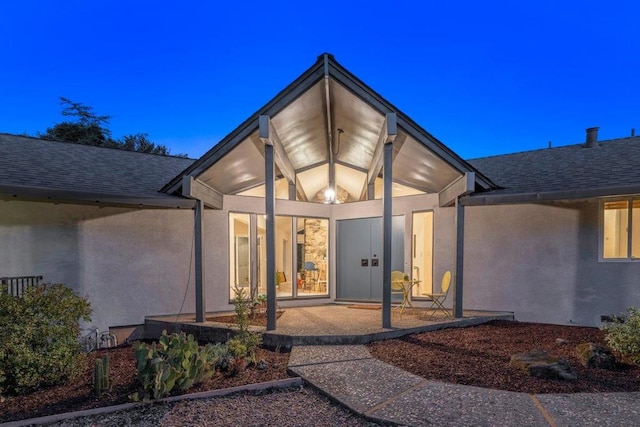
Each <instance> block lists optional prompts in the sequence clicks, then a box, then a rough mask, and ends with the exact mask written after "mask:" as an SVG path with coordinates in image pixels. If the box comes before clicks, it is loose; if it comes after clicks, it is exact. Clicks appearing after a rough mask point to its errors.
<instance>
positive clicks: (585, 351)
mask: <svg viewBox="0 0 640 427" xmlns="http://www.w3.org/2000/svg"><path fill="white" fill-rule="evenodd" d="M576 356H577V357H578V360H579V361H580V363H582V366H584V367H585V368H588V367H591V368H602V369H613V368H615V366H616V358H615V357H614V356H613V354H611V351H609V349H606V348H604V347H602V346H599V345H598V344H594V343H592V342H585V343H582V344H578V345H577V346H576Z"/></svg>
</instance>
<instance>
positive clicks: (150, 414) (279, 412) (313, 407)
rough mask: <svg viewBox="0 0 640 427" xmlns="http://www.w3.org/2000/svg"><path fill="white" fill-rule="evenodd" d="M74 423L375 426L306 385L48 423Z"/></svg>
mask: <svg viewBox="0 0 640 427" xmlns="http://www.w3.org/2000/svg"><path fill="white" fill-rule="evenodd" d="M49 425H50V426H56V427H76V426H166V427H174V426H278V427H280V426H281V427H288V426H318V425H326V426H345V427H349V426H354V427H355V426H376V425H377V424H375V423H371V422H368V421H366V420H364V419H362V418H360V417H357V416H355V415H353V414H352V413H351V412H349V411H348V410H346V409H344V408H342V407H341V406H339V405H337V404H335V403H333V402H331V401H330V400H329V399H327V398H326V397H324V396H322V395H320V394H319V393H317V392H316V391H314V390H312V389H310V388H308V387H297V388H291V389H285V390H273V391H266V392H263V393H260V394H248V393H241V394H236V395H231V396H225V397H219V398H210V399H199V400H186V401H181V402H176V403H166V404H153V405H148V406H147V405H144V406H141V407H139V408H136V409H132V410H128V411H121V412H115V413H112V414H104V415H96V416H92V417H82V418H76V419H73V420H68V421H62V422H58V423H53V424H49Z"/></svg>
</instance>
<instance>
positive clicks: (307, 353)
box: [289, 345, 640, 427]
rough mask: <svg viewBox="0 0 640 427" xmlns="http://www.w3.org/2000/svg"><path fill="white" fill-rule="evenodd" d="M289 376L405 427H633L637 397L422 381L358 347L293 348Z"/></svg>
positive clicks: (639, 408) (639, 405) (639, 404)
mask: <svg viewBox="0 0 640 427" xmlns="http://www.w3.org/2000/svg"><path fill="white" fill-rule="evenodd" d="M289 370H290V371H291V372H292V373H293V374H296V375H299V376H301V377H302V378H303V379H304V380H305V381H307V382H308V383H310V384H311V385H313V386H314V387H316V388H318V389H319V390H320V391H322V392H323V393H325V394H326V395H328V396H330V397H331V398H332V399H334V400H336V401H338V402H340V403H342V404H343V405H345V406H346V407H348V408H349V409H351V410H352V411H354V412H355V413H358V414H360V415H362V416H364V417H366V418H368V419H370V420H373V421H377V422H382V423H391V424H399V425H410V426H426V425H435V426H514V425H517V426H519V427H524V426H637V425H639V423H640V393H578V394H539V395H530V394H525V393H514V392H509V391H500V390H491V389H485V388H480V387H472V386H461V385H456V384H448V383H442V382H437V381H429V380H425V379H423V378H421V377H418V376H416V375H413V374H410V373H409V372H406V371H403V370H402V369H400V368H397V367H395V366H392V365H389V364H387V363H384V362H382V361H380V360H378V359H374V358H373V357H372V356H371V355H370V354H369V351H368V350H367V348H366V347H365V346H363V345H341V346H340V345H336V346H326V345H325V346H295V347H293V349H292V351H291V356H290V359H289Z"/></svg>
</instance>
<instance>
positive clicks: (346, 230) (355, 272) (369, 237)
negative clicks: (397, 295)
mask: <svg viewBox="0 0 640 427" xmlns="http://www.w3.org/2000/svg"><path fill="white" fill-rule="evenodd" d="M392 228H393V234H392V238H391V254H392V256H391V269H392V270H400V271H403V270H404V217H403V216H394V217H393V219H392ZM336 232H337V239H338V245H337V252H336V255H337V281H338V283H337V289H336V296H337V298H338V299H344V300H354V301H380V300H382V249H383V246H382V244H383V242H382V218H363V219H348V220H342V221H337V229H336Z"/></svg>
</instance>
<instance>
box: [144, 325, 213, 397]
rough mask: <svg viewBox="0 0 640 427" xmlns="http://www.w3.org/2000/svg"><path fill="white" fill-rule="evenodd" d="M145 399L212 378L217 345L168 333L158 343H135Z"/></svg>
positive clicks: (187, 387) (190, 336)
mask: <svg viewBox="0 0 640 427" xmlns="http://www.w3.org/2000/svg"><path fill="white" fill-rule="evenodd" d="M133 348H134V352H135V357H136V362H137V370H138V380H139V381H140V383H141V385H142V388H143V390H144V396H143V399H144V400H150V399H159V398H161V397H164V396H167V395H169V393H171V391H172V390H173V389H174V388H176V389H178V390H181V391H184V390H187V389H189V388H190V387H192V386H193V385H195V384H198V383H200V382H202V381H204V380H206V379H208V378H210V377H211V376H212V375H213V373H214V369H215V366H216V352H215V351H214V346H213V345H211V344H207V345H206V346H204V347H200V346H199V345H198V342H197V341H196V340H195V339H194V338H193V335H189V336H187V335H185V333H184V332H182V333H180V334H176V333H174V334H171V335H167V332H166V331H163V333H162V337H160V340H159V341H158V343H153V344H151V345H147V344H145V343H141V342H136V343H134V345H133Z"/></svg>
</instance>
